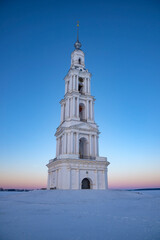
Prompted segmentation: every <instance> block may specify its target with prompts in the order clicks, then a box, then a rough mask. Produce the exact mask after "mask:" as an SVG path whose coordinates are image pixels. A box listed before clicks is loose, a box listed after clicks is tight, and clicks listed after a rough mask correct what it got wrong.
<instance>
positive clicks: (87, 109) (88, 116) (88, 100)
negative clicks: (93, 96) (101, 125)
mask: <svg viewBox="0 0 160 240" xmlns="http://www.w3.org/2000/svg"><path fill="white" fill-rule="evenodd" d="M87 119H89V100H87Z"/></svg>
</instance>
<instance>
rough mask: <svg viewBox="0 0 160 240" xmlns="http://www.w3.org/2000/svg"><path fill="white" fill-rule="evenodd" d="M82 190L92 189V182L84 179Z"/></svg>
mask: <svg viewBox="0 0 160 240" xmlns="http://www.w3.org/2000/svg"><path fill="white" fill-rule="evenodd" d="M81 188H82V189H90V188H91V184H90V181H89V179H88V178H84V179H83V180H82V184H81Z"/></svg>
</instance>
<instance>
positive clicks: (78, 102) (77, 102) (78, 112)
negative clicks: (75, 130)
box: [77, 97, 79, 118]
mask: <svg viewBox="0 0 160 240" xmlns="http://www.w3.org/2000/svg"><path fill="white" fill-rule="evenodd" d="M77 118H79V98H78V97H77Z"/></svg>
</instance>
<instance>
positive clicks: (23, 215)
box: [0, 190, 160, 240]
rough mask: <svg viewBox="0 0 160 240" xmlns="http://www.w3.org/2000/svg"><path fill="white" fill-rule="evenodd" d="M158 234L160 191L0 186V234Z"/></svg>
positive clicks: (96, 238) (59, 238)
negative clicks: (27, 189) (15, 189)
mask: <svg viewBox="0 0 160 240" xmlns="http://www.w3.org/2000/svg"><path fill="white" fill-rule="evenodd" d="M49 239H52V240H63V239H64V240H79V239H82V240H101V239H103V240H105V239H106V240H115V239H116V240H136V239H137V240H152V239H153V240H159V239H160V191H139V192H138V191H137V192H130V191H119V190H108V191H100V190H75V191H70V190H68V191H61V190H52V191H47V190H46V191H39V190H37V191H31V192H0V240H49Z"/></svg>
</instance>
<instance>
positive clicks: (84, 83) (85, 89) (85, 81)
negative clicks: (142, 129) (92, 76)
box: [84, 78, 86, 93]
mask: <svg viewBox="0 0 160 240" xmlns="http://www.w3.org/2000/svg"><path fill="white" fill-rule="evenodd" d="M84 93H86V78H84Z"/></svg>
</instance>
